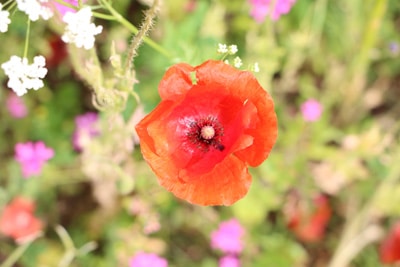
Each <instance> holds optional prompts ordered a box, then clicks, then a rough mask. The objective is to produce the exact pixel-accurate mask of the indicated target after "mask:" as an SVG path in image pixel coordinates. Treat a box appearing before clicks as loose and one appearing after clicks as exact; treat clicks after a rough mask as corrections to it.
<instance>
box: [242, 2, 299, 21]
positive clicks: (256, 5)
mask: <svg viewBox="0 0 400 267" xmlns="http://www.w3.org/2000/svg"><path fill="white" fill-rule="evenodd" d="M295 2H296V0H272V1H271V0H249V3H250V5H251V11H250V15H251V16H252V17H253V18H254V19H255V20H256V21H257V22H258V23H261V22H263V21H264V19H265V17H266V16H267V15H269V16H270V17H271V19H272V20H273V21H276V20H278V19H279V18H280V16H281V15H283V14H287V13H289V11H290V9H291V8H292V6H293V5H294V3H295Z"/></svg>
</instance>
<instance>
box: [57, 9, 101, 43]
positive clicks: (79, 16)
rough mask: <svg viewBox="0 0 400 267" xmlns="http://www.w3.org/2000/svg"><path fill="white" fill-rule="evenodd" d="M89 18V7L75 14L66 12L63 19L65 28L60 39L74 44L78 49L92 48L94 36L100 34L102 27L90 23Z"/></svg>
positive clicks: (90, 16) (90, 14) (90, 15)
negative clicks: (65, 24)
mask: <svg viewBox="0 0 400 267" xmlns="http://www.w3.org/2000/svg"><path fill="white" fill-rule="evenodd" d="M91 18H92V10H91V9H90V7H84V8H82V9H81V10H79V11H78V12H76V13H72V12H67V13H66V14H65V15H64V17H63V21H64V22H65V23H67V26H66V29H65V33H64V35H63V36H62V37H61V39H62V40H63V41H64V42H66V43H74V44H75V45H76V46H77V47H79V48H81V47H84V48H85V49H90V48H92V47H93V46H94V41H95V39H94V36H95V35H97V34H99V33H101V32H102V30H103V27H102V26H96V25H95V24H94V23H90V20H91Z"/></svg>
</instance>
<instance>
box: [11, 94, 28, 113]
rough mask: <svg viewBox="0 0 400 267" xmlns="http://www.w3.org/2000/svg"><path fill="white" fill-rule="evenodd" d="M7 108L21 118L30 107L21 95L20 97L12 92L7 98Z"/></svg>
mask: <svg viewBox="0 0 400 267" xmlns="http://www.w3.org/2000/svg"><path fill="white" fill-rule="evenodd" d="M6 106H7V110H8V112H9V113H10V115H11V116H13V117H14V118H17V119H20V118H23V117H25V116H26V115H27V114H28V109H27V108H26V106H25V103H24V101H23V100H22V98H21V97H18V96H17V95H16V94H15V93H10V94H9V95H8V97H7V100H6Z"/></svg>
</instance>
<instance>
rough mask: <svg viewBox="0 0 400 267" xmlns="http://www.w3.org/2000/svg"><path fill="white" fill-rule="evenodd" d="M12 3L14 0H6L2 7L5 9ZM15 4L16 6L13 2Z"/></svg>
mask: <svg viewBox="0 0 400 267" xmlns="http://www.w3.org/2000/svg"><path fill="white" fill-rule="evenodd" d="M12 2H14V0H8V1H7V2H5V3H4V4H3V7H6V6H7V5H9V4H10V3H12ZM15 4H17V3H16V2H15Z"/></svg>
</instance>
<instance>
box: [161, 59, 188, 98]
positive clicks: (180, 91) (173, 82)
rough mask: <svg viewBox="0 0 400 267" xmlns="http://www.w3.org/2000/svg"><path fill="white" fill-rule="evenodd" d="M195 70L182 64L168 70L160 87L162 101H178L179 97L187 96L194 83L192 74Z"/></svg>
mask: <svg viewBox="0 0 400 267" xmlns="http://www.w3.org/2000/svg"><path fill="white" fill-rule="evenodd" d="M192 71H194V68H193V67H192V66H190V65H188V64H185V63H180V64H176V65H174V66H172V67H171V68H169V69H168V70H167V72H166V73H165V75H164V77H163V79H162V80H161V82H160V85H159V87H158V92H159V94H160V97H161V99H162V100H174V101H175V100H177V97H179V96H181V95H184V94H186V92H187V91H188V90H189V89H190V88H191V87H192V85H193V83H192V80H191V78H190V73H191V72H192Z"/></svg>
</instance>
